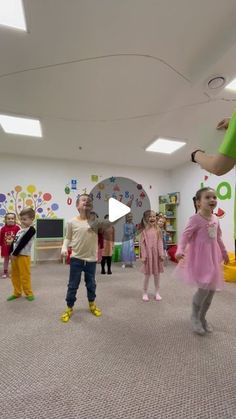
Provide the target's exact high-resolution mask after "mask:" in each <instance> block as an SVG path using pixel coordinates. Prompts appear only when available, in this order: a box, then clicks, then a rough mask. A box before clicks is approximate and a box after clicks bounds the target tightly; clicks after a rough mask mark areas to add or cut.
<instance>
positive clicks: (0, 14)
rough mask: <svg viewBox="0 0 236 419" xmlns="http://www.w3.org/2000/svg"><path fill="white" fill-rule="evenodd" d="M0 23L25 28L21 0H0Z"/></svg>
mask: <svg viewBox="0 0 236 419" xmlns="http://www.w3.org/2000/svg"><path fill="white" fill-rule="evenodd" d="M0 25H3V26H9V27H11V28H16V29H21V30H22V31H26V30H27V28H26V22H25V13H24V8H23V4H22V0H0Z"/></svg>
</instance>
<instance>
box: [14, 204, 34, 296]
mask: <svg viewBox="0 0 236 419" xmlns="http://www.w3.org/2000/svg"><path fill="white" fill-rule="evenodd" d="M19 217H20V223H21V229H20V230H19V231H18V232H17V234H16V237H15V240H14V241H13V240H12V245H11V264H12V273H11V280H12V285H13V294H12V295H11V296H10V297H8V299H7V301H12V300H15V299H16V298H19V297H21V294H22V290H23V292H24V294H25V296H26V299H27V300H28V301H33V300H34V295H33V291H32V286H31V272H30V265H31V257H30V256H31V247H32V243H33V237H34V235H35V228H34V227H33V225H32V224H33V222H34V218H35V211H34V210H33V209H32V208H24V209H23V210H22V211H21V212H20V215H19Z"/></svg>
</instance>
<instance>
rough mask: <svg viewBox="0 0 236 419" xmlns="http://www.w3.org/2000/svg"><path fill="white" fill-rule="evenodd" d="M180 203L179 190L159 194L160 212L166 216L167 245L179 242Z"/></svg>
mask: <svg viewBox="0 0 236 419" xmlns="http://www.w3.org/2000/svg"><path fill="white" fill-rule="evenodd" d="M178 204H179V192H174V193H170V194H167V195H160V196H159V212H161V213H163V215H164V216H165V218H166V240H167V246H173V245H176V244H177V207H178Z"/></svg>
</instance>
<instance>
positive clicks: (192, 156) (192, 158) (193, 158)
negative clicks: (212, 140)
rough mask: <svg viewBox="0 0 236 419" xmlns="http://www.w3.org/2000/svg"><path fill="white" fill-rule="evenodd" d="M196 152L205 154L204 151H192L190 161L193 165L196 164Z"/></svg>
mask: <svg viewBox="0 0 236 419" xmlns="http://www.w3.org/2000/svg"><path fill="white" fill-rule="evenodd" d="M198 151H201V153H205V151H204V150H200V149H198V150H195V151H193V152H192V154H191V160H192V162H193V163H197V162H196V160H195V154H196V153H197V152H198Z"/></svg>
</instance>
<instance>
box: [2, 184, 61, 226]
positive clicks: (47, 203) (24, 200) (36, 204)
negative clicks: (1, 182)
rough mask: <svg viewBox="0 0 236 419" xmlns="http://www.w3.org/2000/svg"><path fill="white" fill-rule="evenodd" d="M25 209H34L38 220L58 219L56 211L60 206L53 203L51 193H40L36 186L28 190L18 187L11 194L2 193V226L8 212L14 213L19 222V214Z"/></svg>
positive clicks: (29, 187)
mask: <svg viewBox="0 0 236 419" xmlns="http://www.w3.org/2000/svg"><path fill="white" fill-rule="evenodd" d="M25 207H31V208H33V209H34V210H35V213H36V218H57V215H56V211H57V210H58V209H59V205H58V204H57V203H56V202H52V194H51V193H49V192H41V191H39V192H38V191H37V188H36V186H35V185H28V186H27V187H26V188H23V187H22V186H20V185H16V186H15V187H14V189H13V190H11V191H10V192H7V193H6V194H4V193H0V226H1V225H3V224H4V216H5V214H6V213H7V212H14V213H15V214H16V218H17V222H19V213H20V212H21V210H22V209H23V208H25Z"/></svg>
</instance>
